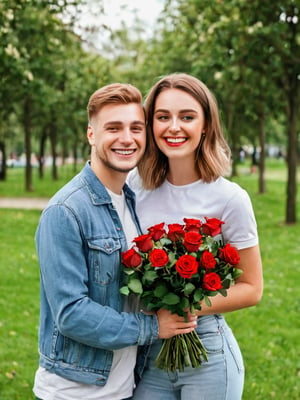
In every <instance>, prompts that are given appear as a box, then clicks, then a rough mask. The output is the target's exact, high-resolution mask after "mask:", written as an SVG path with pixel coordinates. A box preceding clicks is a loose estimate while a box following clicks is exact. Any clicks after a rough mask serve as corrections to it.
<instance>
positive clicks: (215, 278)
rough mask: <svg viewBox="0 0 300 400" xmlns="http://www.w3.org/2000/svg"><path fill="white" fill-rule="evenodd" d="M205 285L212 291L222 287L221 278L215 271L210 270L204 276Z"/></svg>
mask: <svg viewBox="0 0 300 400" xmlns="http://www.w3.org/2000/svg"><path fill="white" fill-rule="evenodd" d="M203 287H204V289H207V290H210V291H212V292H215V291H216V290H219V289H222V282H221V278H220V277H219V275H218V274H216V273H215V272H209V273H208V274H205V275H204V277H203Z"/></svg>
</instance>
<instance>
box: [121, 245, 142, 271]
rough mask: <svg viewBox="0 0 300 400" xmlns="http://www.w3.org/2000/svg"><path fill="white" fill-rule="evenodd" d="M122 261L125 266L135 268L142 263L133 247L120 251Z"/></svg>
mask: <svg viewBox="0 0 300 400" xmlns="http://www.w3.org/2000/svg"><path fill="white" fill-rule="evenodd" d="M122 262H123V264H124V265H125V267H127V268H136V267H138V266H139V265H140V264H141V263H142V257H141V256H140V255H139V253H137V252H136V251H135V250H134V249H129V250H127V251H125V252H124V253H122Z"/></svg>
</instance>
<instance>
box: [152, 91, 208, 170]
mask: <svg viewBox="0 0 300 400" xmlns="http://www.w3.org/2000/svg"><path fill="white" fill-rule="evenodd" d="M204 126H205V119H204V112H203V109H202V106H201V105H200V104H199V103H198V101H197V100H195V99H194V97H192V96H191V95H189V94H188V93H186V92H184V91H182V90H180V89H165V90H164V91H162V92H161V93H160V94H159V95H158V97H157V98H156V102H155V107H154V114H153V133H154V139H155V141H156V143H157V145H158V147H159V149H160V150H161V151H162V152H163V153H164V154H165V155H166V156H167V157H168V158H169V159H172V158H178V159H179V158H180V159H182V158H185V159H187V158H191V159H192V161H193V162H194V160H195V151H196V149H197V146H198V144H199V141H200V137H201V134H202V132H203V130H204Z"/></svg>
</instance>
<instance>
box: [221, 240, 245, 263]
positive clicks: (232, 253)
mask: <svg viewBox="0 0 300 400" xmlns="http://www.w3.org/2000/svg"><path fill="white" fill-rule="evenodd" d="M219 257H220V258H222V259H223V260H225V261H226V262H227V263H229V264H232V265H236V264H238V263H239V262H240V256H239V253H238V251H237V248H236V247H232V246H231V245H230V244H229V243H227V244H225V246H224V247H222V248H221V249H219Z"/></svg>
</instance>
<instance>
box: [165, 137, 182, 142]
mask: <svg viewBox="0 0 300 400" xmlns="http://www.w3.org/2000/svg"><path fill="white" fill-rule="evenodd" d="M166 140H167V142H170V143H183V142H185V141H186V139H185V138H167V139H166Z"/></svg>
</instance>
